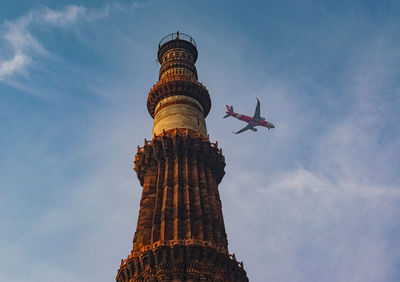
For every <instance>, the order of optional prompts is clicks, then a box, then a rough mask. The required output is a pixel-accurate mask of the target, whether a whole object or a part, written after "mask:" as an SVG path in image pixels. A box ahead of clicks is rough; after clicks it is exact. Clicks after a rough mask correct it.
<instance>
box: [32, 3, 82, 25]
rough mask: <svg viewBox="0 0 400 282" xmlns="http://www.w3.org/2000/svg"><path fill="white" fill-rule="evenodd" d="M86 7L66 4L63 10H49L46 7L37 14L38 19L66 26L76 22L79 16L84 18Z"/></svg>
mask: <svg viewBox="0 0 400 282" xmlns="http://www.w3.org/2000/svg"><path fill="white" fill-rule="evenodd" d="M86 13H87V9H86V8H85V7H82V6H75V5H72V6H67V7H66V8H65V9H64V10H61V11H60V10H58V11H57V10H51V9H49V8H46V9H45V11H44V12H42V13H41V14H39V15H38V20H43V21H44V22H46V23H49V24H53V25H58V26H66V25H68V24H73V23H75V22H77V20H78V19H79V18H84V17H85V15H86Z"/></svg>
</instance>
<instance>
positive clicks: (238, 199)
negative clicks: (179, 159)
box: [0, 0, 400, 282]
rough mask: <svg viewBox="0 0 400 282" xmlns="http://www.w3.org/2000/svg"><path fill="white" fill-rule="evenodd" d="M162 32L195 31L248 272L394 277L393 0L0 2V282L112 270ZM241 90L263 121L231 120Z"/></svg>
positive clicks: (284, 278)
mask: <svg viewBox="0 0 400 282" xmlns="http://www.w3.org/2000/svg"><path fill="white" fill-rule="evenodd" d="M177 30H179V31H182V32H186V33H188V34H191V35H192V36H193V37H194V38H195V40H196V42H197V45H198V51H199V59H198V62H197V69H198V73H199V80H200V81H201V82H203V83H204V84H205V85H206V86H207V88H208V89H209V91H210V94H211V97H212V110H211V112H210V114H209V116H208V117H207V126H208V131H209V134H210V138H211V140H213V141H218V142H219V144H220V146H221V147H222V148H223V152H224V155H225V157H226V162H227V166H226V175H225V177H224V179H223V181H222V183H221V185H220V187H219V188H220V194H221V198H222V203H223V212H224V218H225V224H226V229H227V232H228V239H229V251H230V252H231V253H235V254H236V257H237V258H238V259H239V260H243V261H244V266H245V269H246V271H247V273H248V276H249V278H250V281H257V282H258V281H261V282H262V281H274V282H275V281H276V282H293V281H294V282H297V281H299V282H309V281H312V282H313V281H315V282H319V281H327V282H336V281H363V282H373V281H376V282H386V281H388V282H389V281H390V282H391V281H393V282H394V281H400V240H399V238H400V221H399V217H400V177H399V174H400V173H399V172H400V158H399V157H400V155H399V152H400V80H399V77H400V36H399V34H400V3H399V2H398V1H338V0H336V1H312V0H303V1H295V0H292V1H238V0H231V1H183V0H180V1H153V0H149V1H119V2H114V1H97V0H96V1H95V0H92V1H67V0H65V1H53V0H52V1H50V0H32V1H23V0H2V1H1V3H0V246H1V249H0V281H11V282H14V281H17V282H19V281H32V282H42V281H45V282H46V281H54V280H57V281H66V282H70V281H79V282H80V281H82V282H90V281H114V279H115V276H116V272H117V269H118V267H119V264H120V260H121V258H125V257H126V256H127V255H128V254H129V252H130V250H131V247H132V238H133V234H134V231H135V228H136V221H137V215H138V210H139V206H138V204H139V199H140V195H141V189H140V185H139V182H138V180H137V178H136V174H135V173H134V171H133V170H132V167H133V158H134V155H135V153H136V148H137V145H143V143H144V138H151V129H152V119H151V117H150V115H149V114H148V112H147V109H146V99H147V94H148V91H149V89H150V88H151V87H152V85H153V84H154V83H155V82H156V81H157V77H158V70H159V65H158V64H157V62H156V52H157V46H158V42H159V40H160V39H161V38H162V37H163V36H164V35H166V34H169V33H171V32H176V31H177ZM256 97H258V98H259V99H260V101H261V106H262V109H261V111H262V115H264V116H265V117H266V118H267V120H269V121H271V122H273V123H274V124H275V126H276V128H275V129H273V130H270V131H267V130H262V129H261V130H259V131H258V132H257V133H254V132H245V133H243V134H241V135H233V134H232V131H233V130H238V129H240V128H242V127H243V126H244V124H242V123H241V122H240V121H238V120H234V119H222V116H223V115H224V113H223V112H224V110H225V104H230V105H233V106H234V109H235V110H236V111H238V112H241V113H249V114H251V113H253V111H254V107H255V104H256ZM55 277H56V278H55Z"/></svg>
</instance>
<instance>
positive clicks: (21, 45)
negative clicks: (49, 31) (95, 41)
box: [0, 3, 123, 81]
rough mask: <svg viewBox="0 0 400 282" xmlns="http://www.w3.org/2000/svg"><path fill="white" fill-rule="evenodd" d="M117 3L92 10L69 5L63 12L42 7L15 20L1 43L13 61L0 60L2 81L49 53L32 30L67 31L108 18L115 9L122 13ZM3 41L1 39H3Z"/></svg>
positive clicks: (6, 26)
mask: <svg viewBox="0 0 400 282" xmlns="http://www.w3.org/2000/svg"><path fill="white" fill-rule="evenodd" d="M122 9H123V7H122V6H121V5H119V4H118V3H115V4H113V5H106V6H104V7H102V8H99V9H89V8H86V7H83V6H77V5H70V6H66V7H65V8H63V9H60V10H52V9H50V8H43V9H40V10H31V11H30V12H29V13H27V14H26V15H24V16H22V17H20V18H18V19H16V20H15V21H6V22H5V23H4V24H3V29H4V30H5V32H4V33H5V35H4V36H3V38H2V39H3V40H2V41H3V42H1V41H0V44H2V45H0V50H2V49H6V48H8V49H11V50H10V52H9V53H11V54H13V55H12V57H11V58H6V59H3V60H0V81H5V80H7V79H8V78H10V77H12V76H14V75H16V74H22V73H26V71H27V67H28V66H29V65H30V64H32V63H34V62H35V60H36V59H38V58H39V57H40V56H45V55H46V54H48V52H47V51H46V49H45V47H43V46H42V44H41V43H40V42H39V40H38V39H37V38H35V36H34V35H33V34H32V29H33V28H36V27H41V26H51V27H59V28H67V27H70V26H73V25H75V24H77V23H78V22H79V21H82V22H92V21H94V20H97V19H101V18H104V17H107V16H108V15H109V13H110V12H111V11H113V10H122ZM0 39H1V38H0Z"/></svg>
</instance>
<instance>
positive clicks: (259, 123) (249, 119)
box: [230, 113, 268, 126]
mask: <svg viewBox="0 0 400 282" xmlns="http://www.w3.org/2000/svg"><path fill="white" fill-rule="evenodd" d="M230 115H231V116H233V117H234V118H237V119H239V120H242V121H245V122H247V123H250V124H252V125H254V126H266V125H267V124H268V121H266V120H262V119H261V120H259V121H255V120H253V118H252V117H249V116H246V115H242V114H239V113H233V114H230Z"/></svg>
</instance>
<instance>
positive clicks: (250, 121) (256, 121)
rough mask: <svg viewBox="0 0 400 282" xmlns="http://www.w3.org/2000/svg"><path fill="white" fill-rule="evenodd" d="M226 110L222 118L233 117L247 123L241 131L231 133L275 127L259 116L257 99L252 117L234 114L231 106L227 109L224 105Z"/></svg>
mask: <svg viewBox="0 0 400 282" xmlns="http://www.w3.org/2000/svg"><path fill="white" fill-rule="evenodd" d="M226 108H227V111H226V115H225V116H224V118H227V117H234V118H237V119H239V120H242V121H244V122H247V125H246V126H245V127H244V128H242V129H241V130H239V131H237V132H233V133H235V134H239V133H242V132H244V131H246V130H248V129H251V130H253V131H257V128H255V127H256V126H263V127H266V128H268V130H269V129H271V128H275V126H274V125H273V124H272V123H270V122H268V121H266V120H265V118H264V117H262V116H260V101H259V100H258V99H257V106H256V111H255V113H254V116H253V117H249V116H246V115H242V114H238V113H235V112H234V111H233V107H232V106H230V107H229V106H228V105H226Z"/></svg>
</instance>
